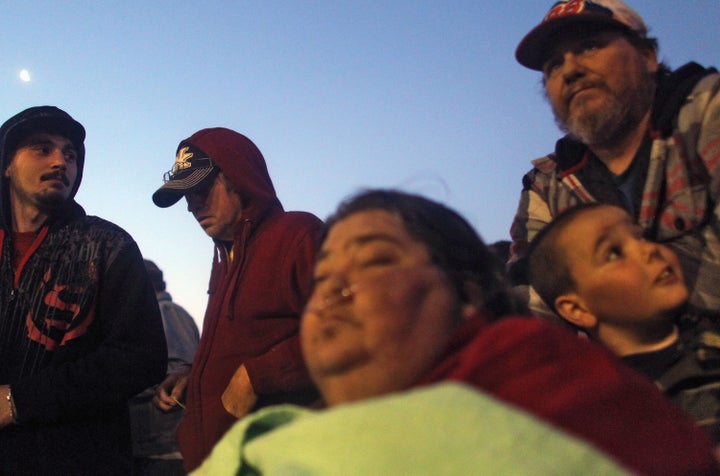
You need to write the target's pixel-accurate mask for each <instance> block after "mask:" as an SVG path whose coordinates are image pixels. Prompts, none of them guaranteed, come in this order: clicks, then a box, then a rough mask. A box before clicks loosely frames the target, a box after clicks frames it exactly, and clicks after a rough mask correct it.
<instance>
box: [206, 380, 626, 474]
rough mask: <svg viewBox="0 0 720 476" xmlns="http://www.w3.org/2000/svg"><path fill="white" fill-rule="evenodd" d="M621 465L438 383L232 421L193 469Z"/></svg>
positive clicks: (474, 469) (596, 470)
mask: <svg viewBox="0 0 720 476" xmlns="http://www.w3.org/2000/svg"><path fill="white" fill-rule="evenodd" d="M226 474H227V475H231V474H232V475H236V474H239V475H255V474H263V475H332V476H336V475H343V476H345V475H362V476H366V475H385V474H387V475H390V474H392V475H405V474H407V475H422V474H426V475H443V474H447V475H456V474H462V475H466V474H488V475H495V474H497V475H558V474H562V475H589V474H602V475H614V474H628V473H627V472H626V471H624V470H623V469H622V468H620V467H619V466H618V465H617V464H616V463H614V462H613V461H611V460H610V459H609V458H608V457H607V456H605V455H604V454H603V453H601V452H600V451H599V450H595V449H593V448H592V447H591V446H589V445H588V444H586V443H584V442H582V441H580V440H578V439H576V438H573V437H572V436H569V435H567V434H565V433H563V432H561V431H560V430H558V429H555V428H553V427H551V426H549V425H547V424H545V423H543V422H541V421H539V420H537V419H535V418H534V417H532V416H530V415H528V414H526V413H524V412H522V411H520V410H518V409H515V408H513V407H511V406H509V405H506V404H504V403H502V402H500V401H498V400H495V399H493V398H492V397H489V396H487V395H484V394H482V393H479V392H478V391H476V390H474V389H472V388H470V387H467V386H464V385H462V384H456V383H443V384H439V385H435V386H432V387H426V388H423V389H417V390H413V391H409V392H403V393H399V394H392V395H388V396H385V397H382V398H376V399H371V400H366V401H362V402H358V403H353V404H347V405H341V406H338V407H335V408H332V409H328V410H321V411H310V410H307V409H304V408H300V407H296V406H291V405H282V406H277V407H270V408H266V409H264V410H261V411H259V412H257V413H255V414H253V415H251V416H249V417H247V418H245V419H243V420H241V421H239V422H238V423H237V424H235V426H234V427H232V428H231V429H230V431H229V432H228V433H227V434H226V435H225V436H224V437H223V439H222V440H221V441H220V442H219V443H218V444H217V445H216V446H215V448H214V450H213V452H212V454H211V455H210V457H209V458H208V459H207V460H206V461H205V462H204V463H203V465H202V466H201V467H200V468H199V469H198V470H197V471H195V472H194V473H193V475H212V476H216V475H226Z"/></svg>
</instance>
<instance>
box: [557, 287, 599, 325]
mask: <svg viewBox="0 0 720 476" xmlns="http://www.w3.org/2000/svg"><path fill="white" fill-rule="evenodd" d="M555 310H556V311H557V313H558V314H559V315H560V317H562V318H563V319H565V320H566V321H568V322H570V323H571V324H574V325H576V326H577V327H581V328H583V329H591V328H593V327H595V326H596V325H597V318H596V317H595V315H594V314H593V313H592V312H590V310H589V309H588V307H587V305H586V304H585V301H583V299H582V298H581V297H580V296H578V295H577V294H575V293H568V294H562V295H560V296H558V297H557V298H556V299H555Z"/></svg>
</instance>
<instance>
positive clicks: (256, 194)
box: [180, 127, 282, 223]
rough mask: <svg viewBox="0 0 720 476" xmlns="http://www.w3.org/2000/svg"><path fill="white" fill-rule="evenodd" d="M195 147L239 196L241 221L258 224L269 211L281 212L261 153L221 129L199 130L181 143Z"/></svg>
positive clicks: (248, 143) (229, 131)
mask: <svg viewBox="0 0 720 476" xmlns="http://www.w3.org/2000/svg"><path fill="white" fill-rule="evenodd" d="M183 143H189V144H192V145H193V146H194V147H197V148H198V149H200V150H201V151H203V152H204V153H205V154H207V156H208V157H210V159H211V160H212V161H213V162H214V163H215V164H216V165H217V166H218V167H220V169H221V170H222V172H223V174H225V176H226V177H227V178H228V179H229V180H230V183H232V184H233V186H234V187H235V190H237V192H238V193H239V194H240V197H241V198H242V204H243V217H244V218H246V219H248V220H250V221H252V222H255V223H257V222H258V221H260V219H261V218H262V217H263V216H264V215H265V214H266V213H267V212H268V211H269V210H270V209H271V208H277V209H280V210H282V204H281V203H280V200H279V199H278V197H277V195H276V193H275V187H274V186H273V183H272V180H271V179H270V174H269V173H268V170H267V165H266V164H265V158H264V157H263V155H262V153H261V152H260V149H258V148H257V146H256V145H255V144H254V143H253V142H252V141H251V140H250V139H248V138H247V137H245V136H244V135H242V134H240V133H239V132H235V131H233V130H230V129H226V128H224V127H213V128H209V129H202V130H200V131H198V132H196V133H195V134H193V135H192V136H190V137H188V138H187V139H185V140H184V141H182V142H181V143H180V147H182V145H183Z"/></svg>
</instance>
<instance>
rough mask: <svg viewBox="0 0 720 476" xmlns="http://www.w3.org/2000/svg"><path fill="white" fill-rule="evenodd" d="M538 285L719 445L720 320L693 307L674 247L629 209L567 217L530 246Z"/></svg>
mask: <svg viewBox="0 0 720 476" xmlns="http://www.w3.org/2000/svg"><path fill="white" fill-rule="evenodd" d="M528 259H529V269H530V283H531V285H532V286H533V287H534V288H535V290H536V291H537V293H538V294H539V295H540V297H542V299H543V300H544V301H545V303H546V304H547V305H548V306H550V307H551V308H552V309H553V310H554V311H555V312H556V313H557V314H558V315H559V316H560V317H561V318H562V319H564V320H565V321H566V322H567V323H569V324H571V325H572V326H574V327H575V328H577V329H580V330H582V331H583V332H585V333H586V334H587V335H588V336H590V337H591V338H593V339H595V340H597V341H599V342H601V343H602V344H604V345H605V346H606V347H607V348H609V349H610V350H611V351H612V352H613V353H615V354H616V355H618V356H619V357H621V358H622V359H623V360H624V361H625V362H626V363H627V364H628V365H629V366H631V367H633V368H635V369H636V370H638V371H640V372H641V373H644V374H645V375H647V376H648V377H649V378H650V379H652V380H654V381H655V383H656V384H657V385H658V387H659V388H660V389H661V390H662V391H663V392H665V393H666V395H668V396H669V397H670V398H672V399H673V400H674V401H675V402H676V403H678V404H679V405H680V406H681V407H682V408H683V409H684V410H685V411H687V412H688V413H689V414H690V415H691V416H692V417H693V418H694V419H695V420H696V422H697V423H698V424H699V425H700V426H702V427H703V428H705V429H706V430H707V431H708V432H709V434H710V436H711V437H712V438H713V440H714V441H715V442H719V443H720V415H719V413H720V327H718V324H716V323H717V317H715V318H714V319H711V318H710V316H708V315H703V314H702V313H701V312H699V311H696V310H692V309H689V308H688V306H687V300H688V295H689V292H688V289H687V286H686V285H685V282H684V281H683V274H682V270H681V268H680V264H679V261H678V258H677V256H676V255H675V253H674V252H673V251H672V250H670V248H668V247H667V246H664V245H662V244H658V243H653V242H651V241H647V240H645V239H643V237H642V231H641V229H640V227H638V226H637V225H635V224H634V223H633V220H632V217H631V216H630V215H629V214H628V213H627V212H626V211H625V210H623V209H621V208H618V207H615V206H612V205H607V204H599V203H594V204H586V205H581V206H578V207H574V208H570V209H568V210H566V211H565V212H563V213H562V214H560V215H558V216H557V217H556V218H555V219H554V220H553V221H552V222H551V223H550V224H549V225H547V226H546V227H545V228H544V229H543V230H542V231H541V232H540V233H539V234H538V235H537V236H536V237H535V238H534V240H533V242H532V245H531V246H530V248H529V249H528Z"/></svg>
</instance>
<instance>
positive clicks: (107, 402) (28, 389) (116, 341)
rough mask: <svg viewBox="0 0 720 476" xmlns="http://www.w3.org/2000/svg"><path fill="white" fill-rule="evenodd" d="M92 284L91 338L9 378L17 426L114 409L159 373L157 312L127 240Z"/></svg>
mask: <svg viewBox="0 0 720 476" xmlns="http://www.w3.org/2000/svg"><path fill="white" fill-rule="evenodd" d="M98 283H99V289H98V293H97V302H96V308H95V312H96V317H95V319H96V321H95V323H94V325H95V324H96V325H97V326H98V327H97V329H96V330H95V331H94V335H95V336H96V337H94V338H92V339H77V340H75V341H73V342H71V343H68V344H67V345H64V346H61V347H60V348H58V350H57V351H56V352H55V355H54V356H53V360H52V363H51V365H49V366H46V367H45V368H44V369H43V370H42V371H41V372H39V373H38V374H36V375H33V376H31V377H28V378H24V379H21V380H19V381H16V382H11V386H12V390H13V397H14V400H15V405H16V408H17V414H18V419H19V421H20V423H21V424H24V423H31V422H32V423H36V422H39V423H48V422H60V421H69V420H74V419H83V418H89V417H92V415H97V414H101V413H102V412H106V411H108V410H114V411H116V408H117V406H118V405H121V404H123V403H124V400H126V399H127V398H129V397H130V396H132V395H134V394H136V393H138V392H140V391H141V390H143V389H145V388H147V387H149V386H151V385H153V384H155V383H157V382H159V381H160V380H161V379H162V378H163V377H164V376H165V368H166V365H167V347H166V344H165V335H164V332H163V327H162V320H161V317H160V311H159V309H158V304H157V300H156V298H155V293H154V291H153V289H152V285H151V284H150V280H149V278H148V276H147V273H146V271H145V269H144V266H143V262H142V257H141V254H140V251H139V249H138V248H137V245H136V244H135V242H134V241H132V240H128V241H126V244H125V245H124V247H123V248H122V249H121V250H120V252H119V253H118V254H117V257H116V259H114V260H113V261H112V263H111V264H110V265H109V267H108V268H107V269H106V270H105V273H104V275H101V276H99V278H98Z"/></svg>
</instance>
